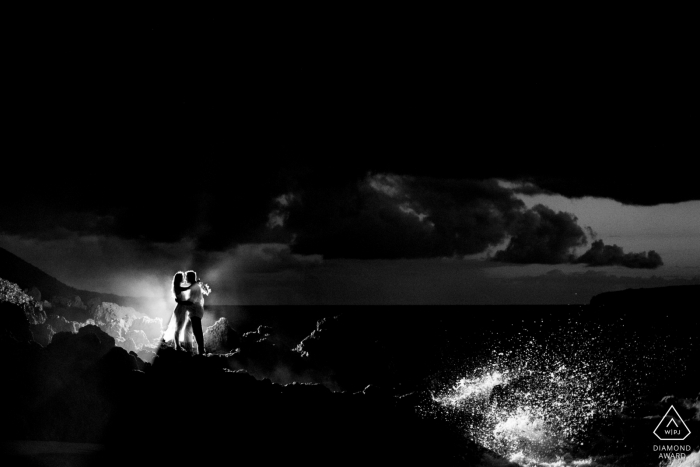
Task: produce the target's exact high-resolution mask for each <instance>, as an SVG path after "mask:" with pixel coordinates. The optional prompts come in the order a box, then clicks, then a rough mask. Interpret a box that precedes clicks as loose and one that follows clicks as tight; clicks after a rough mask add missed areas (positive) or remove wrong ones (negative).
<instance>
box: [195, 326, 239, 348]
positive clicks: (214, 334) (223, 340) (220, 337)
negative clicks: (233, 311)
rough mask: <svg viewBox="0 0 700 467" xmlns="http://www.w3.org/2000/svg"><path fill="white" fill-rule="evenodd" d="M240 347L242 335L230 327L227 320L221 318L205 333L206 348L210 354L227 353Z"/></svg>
mask: <svg viewBox="0 0 700 467" xmlns="http://www.w3.org/2000/svg"><path fill="white" fill-rule="evenodd" d="M240 345H241V336H240V334H238V332H236V331H235V330H234V329H233V328H232V327H231V326H230V325H229V323H228V320H227V319H226V318H220V319H219V320H218V321H217V322H216V323H214V324H213V325H212V326H209V327H208V328H207V329H206V331H204V347H205V348H206V349H207V351H209V352H213V353H226V352H229V351H231V350H235V349H237V348H238V347H240Z"/></svg>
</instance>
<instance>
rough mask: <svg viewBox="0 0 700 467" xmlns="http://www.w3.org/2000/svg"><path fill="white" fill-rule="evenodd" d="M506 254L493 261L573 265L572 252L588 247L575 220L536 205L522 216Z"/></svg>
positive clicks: (564, 213) (498, 255) (501, 252)
mask: <svg viewBox="0 0 700 467" xmlns="http://www.w3.org/2000/svg"><path fill="white" fill-rule="evenodd" d="M511 233H512V238H511V239H510V241H509V242H508V246H507V247H506V249H505V250H502V251H498V252H496V254H495V255H494V257H493V259H494V260H496V261H506V262H510V263H543V264H559V263H568V262H572V261H573V260H574V258H575V256H574V254H573V253H572V250H573V249H574V248H576V247H579V246H582V245H585V244H586V243H587V240H586V234H585V233H584V231H583V229H582V228H581V227H580V226H579V225H578V224H577V218H576V216H574V215H572V214H569V213H566V212H561V211H560V212H554V211H553V210H552V209H550V208H548V207H546V206H543V205H541V204H538V205H537V206H534V207H533V208H532V209H529V210H527V211H525V212H524V213H522V215H521V216H520V217H519V219H518V221H517V222H516V224H515V225H514V227H513V229H512V231H511Z"/></svg>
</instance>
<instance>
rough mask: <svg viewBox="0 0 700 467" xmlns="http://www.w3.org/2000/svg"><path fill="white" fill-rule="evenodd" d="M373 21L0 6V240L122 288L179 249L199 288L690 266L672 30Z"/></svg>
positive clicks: (375, 289)
mask: <svg viewBox="0 0 700 467" xmlns="http://www.w3.org/2000/svg"><path fill="white" fill-rule="evenodd" d="M238 13H240V12H238ZM64 15H65V12H64ZM67 16H70V15H67ZM379 16H381V15H379ZM379 16H378V19H377V20H376V23H374V24H371V25H369V26H363V27H360V26H359V25H357V24H356V23H354V22H352V21H349V20H348V21H345V20H340V19H338V20H337V21H335V20H334V21H328V22H325V23H323V26H319V24H318V23H314V22H313V21H311V20H309V21H310V24H311V23H313V25H314V27H313V28H312V27H309V25H307V24H305V23H297V22H294V23H290V22H289V21H287V20H286V18H285V15H284V14H282V13H281V12H278V13H275V14H267V15H250V14H248V12H244V13H241V14H234V15H231V16H230V17H229V16H226V15H223V16H222V15H217V14H213V13H212V14H211V15H202V16H197V17H191V18H189V19H188V20H187V21H182V20H178V21H175V20H171V19H170V18H167V17H166V16H165V15H164V14H163V13H162V12H158V13H154V12H142V14H140V15H131V14H126V13H119V12H115V13H114V14H111V15H108V16H105V17H101V20H100V21H91V22H89V23H86V22H84V21H82V20H81V19H79V18H80V17H79V16H76V17H75V18H76V19H72V20H68V21H55V20H53V19H52V17H51V15H49V14H47V15H46V18H44V19H41V18H37V17H32V20H31V21H29V20H27V21H24V20H21V21H18V24H19V26H17V31H18V32H17V34H16V37H15V41H14V44H13V45H12V46H11V47H10V48H11V49H12V50H13V52H12V57H11V63H12V65H13V66H11V67H9V72H8V73H9V74H10V77H11V84H10V85H7V86H6V88H5V92H6V100H7V101H8V105H7V106H6V112H7V113H9V116H10V119H9V120H10V123H9V125H7V124H6V132H7V134H9V141H8V144H6V150H5V151H4V155H3V162H2V185H0V191H1V194H2V198H3V200H4V203H5V205H4V207H3V209H2V214H1V218H0V219H1V221H0V247H2V248H5V249H7V250H9V251H10V252H12V253H15V254H16V255H18V256H20V257H21V258H23V259H25V260H27V261H29V262H30V263H32V264H34V265H36V266H38V267H39V268H41V269H43V270H45V271H46V272H48V273H49V274H51V275H53V276H55V277H57V278H58V279H59V280H61V281H63V282H65V283H67V284H69V285H71V286H74V287H78V288H81V289H87V290H96V291H104V292H113V293H117V294H124V295H152V296H161V295H163V296H165V295H166V294H167V289H168V287H169V284H168V281H169V280H170V278H171V277H172V274H173V273H174V272H175V271H177V270H180V269H183V270H184V269H188V268H195V269H197V270H198V271H199V272H200V274H201V275H202V276H203V278H204V279H205V280H206V281H208V282H209V283H210V285H211V286H212V289H213V293H212V295H211V297H210V303H219V304H259V303H260V304H262V303H264V304H305V303H465V304H475V303H587V302H588V300H589V299H590V297H591V296H592V295H594V294H596V293H600V292H604V291H607V290H619V289H622V288H627V287H651V286H661V285H671V284H683V283H700V188H699V186H698V182H697V170H695V169H694V168H693V165H692V160H693V158H694V157H697V153H698V151H697V138H695V137H694V134H695V131H693V130H695V129H694V128H693V127H692V126H691V125H692V119H691V117H692V112H693V111H694V109H696V108H697V87H696V86H691V83H693V82H697V80H696V78H697V76H696V74H697V71H695V70H694V69H693V67H691V65H690V64H691V60H688V57H687V56H686V55H685V54H684V53H683V50H682V48H680V47H674V48H672V47H669V46H668V41H669V40H670V41H671V42H673V41H675V40H677V43H682V42H683V41H682V40H681V39H682V38H680V37H679V38H668V37H667V38H666V40H667V41H666V42H664V41H659V40H649V42H644V43H643V41H642V40H641V39H639V38H637V39H636V40H632V39H631V38H630V37H627V36H625V37H621V36H620V37H619V36H617V35H616V34H615V33H612V32H610V31H614V30H615V29H614V28H610V30H609V31H606V30H604V29H605V28H603V29H596V30H592V29H586V28H580V29H579V28H573V29H572V28H571V27H570V26H571V25H561V26H560V27H559V28H557V30H556V31H552V30H548V31H547V33H545V32H543V30H541V29H538V28H534V27H532V28H529V29H528V28H527V27H524V26H522V25H520V26H518V28H515V27H514V24H516V23H517V20H516V19H515V18H513V19H508V18H505V19H504V18H497V19H498V20H496V19H494V18H487V19H486V20H483V21H482V19H480V18H471V19H469V21H467V22H466V23H460V22H458V21H456V20H454V21H450V23H449V24H447V23H445V24H443V23H435V22H432V21H431V20H429V19H427V18H426V19H425V20H424V22H423V23H415V22H410V21H403V20H402V16H401V14H400V13H397V12H394V14H393V15H390V16H389V17H383V16H382V17H381V18H379ZM652 252H653V253H652Z"/></svg>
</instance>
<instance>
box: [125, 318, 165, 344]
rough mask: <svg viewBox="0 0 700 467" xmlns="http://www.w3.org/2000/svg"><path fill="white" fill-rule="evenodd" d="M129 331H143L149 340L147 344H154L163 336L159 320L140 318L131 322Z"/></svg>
mask: <svg viewBox="0 0 700 467" xmlns="http://www.w3.org/2000/svg"><path fill="white" fill-rule="evenodd" d="M129 331H143V332H144V334H145V336H146V338H147V339H148V340H149V344H155V343H157V342H158V340H159V339H160V337H161V335H162V334H163V320H162V319H160V318H150V317H148V316H140V317H137V318H135V319H134V320H133V321H132V323H131V326H130V327H129ZM134 340H135V339H134ZM137 344H138V342H137Z"/></svg>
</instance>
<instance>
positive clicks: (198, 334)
mask: <svg viewBox="0 0 700 467" xmlns="http://www.w3.org/2000/svg"><path fill="white" fill-rule="evenodd" d="M172 291H173V294H174V295H175V301H176V302H177V306H176V307H175V310H173V315H172V317H171V318H170V323H169V325H168V330H167V331H166V332H165V335H164V336H163V339H164V340H165V341H170V340H172V341H173V342H174V343H175V349H177V350H181V349H182V348H183V346H182V345H181V342H183V343H184V344H185V347H186V348H187V347H191V346H192V332H193V331H194V337H195V338H196V340H197V348H198V350H199V354H200V355H202V354H204V333H203V332H202V318H203V317H204V295H209V294H210V293H211V288H210V287H209V286H208V285H207V284H202V281H201V279H199V278H197V273H196V272H194V271H187V272H186V273H183V272H182V271H178V272H177V273H176V274H175V276H174V277H173V286H172Z"/></svg>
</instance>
